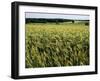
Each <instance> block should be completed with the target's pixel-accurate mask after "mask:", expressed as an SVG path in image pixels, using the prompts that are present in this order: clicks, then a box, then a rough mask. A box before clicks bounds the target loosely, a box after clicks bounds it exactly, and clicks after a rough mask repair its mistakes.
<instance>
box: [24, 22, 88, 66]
mask: <svg viewBox="0 0 100 81" xmlns="http://www.w3.org/2000/svg"><path fill="white" fill-rule="evenodd" d="M82 65H89V26H86V25H85V24H84V23H74V24H73V23H63V24H51V23H46V24H42V23H33V24H32V23H28V24H26V27H25V67H26V68H38V67H39V68H40V67H62V66H82Z"/></svg>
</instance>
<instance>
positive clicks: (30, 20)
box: [25, 18, 89, 25]
mask: <svg viewBox="0 0 100 81" xmlns="http://www.w3.org/2000/svg"><path fill="white" fill-rule="evenodd" d="M75 21H86V22H85V24H86V25H89V20H71V19H46V18H26V19H25V22H26V23H56V24H59V23H63V22H72V23H75Z"/></svg>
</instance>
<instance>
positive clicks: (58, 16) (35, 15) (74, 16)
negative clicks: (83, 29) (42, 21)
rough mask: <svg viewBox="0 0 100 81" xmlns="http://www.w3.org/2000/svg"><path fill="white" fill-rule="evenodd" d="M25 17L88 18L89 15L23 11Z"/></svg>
mask: <svg viewBox="0 0 100 81" xmlns="http://www.w3.org/2000/svg"><path fill="white" fill-rule="evenodd" d="M25 18H51V19H53V18H61V19H75V20H89V15H78V14H77V15H75V14H50V13H34V12H33V13H30V12H26V13H25Z"/></svg>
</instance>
